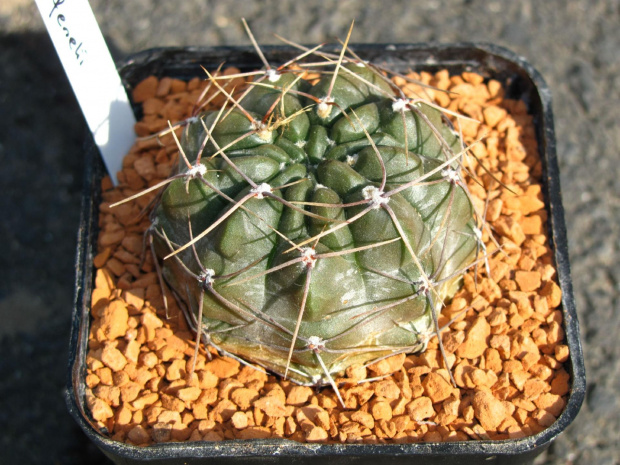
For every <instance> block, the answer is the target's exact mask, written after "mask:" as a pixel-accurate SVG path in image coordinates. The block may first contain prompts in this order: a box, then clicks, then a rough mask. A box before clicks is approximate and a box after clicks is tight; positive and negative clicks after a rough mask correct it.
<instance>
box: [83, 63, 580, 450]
mask: <svg viewBox="0 0 620 465" xmlns="http://www.w3.org/2000/svg"><path fill="white" fill-rule="evenodd" d="M236 71H237V70H235V69H228V70H226V71H225V73H234V72H236ZM411 77H414V78H416V79H419V80H420V81H422V82H423V83H425V84H430V85H432V86H435V87H436V88H438V89H444V90H450V91H451V92H452V93H450V94H448V93H445V92H441V91H438V90H429V89H426V88H422V87H419V86H416V85H413V84H410V83H407V82H405V81H404V80H402V79H398V78H397V79H396V81H395V82H396V83H397V84H398V85H400V86H401V87H402V88H403V89H404V91H405V92H406V93H407V94H408V95H409V96H410V97H415V96H417V95H420V94H426V95H427V96H429V97H430V98H433V99H434V100H435V101H436V102H437V103H438V104H440V105H442V106H444V107H446V108H449V109H450V110H452V111H455V112H459V113H461V114H464V115H466V116H470V117H472V118H475V119H476V120H478V121H479V123H477V122H472V121H470V120H463V119H461V120H459V122H458V123H455V127H456V129H457V130H458V131H460V132H461V133H462V134H463V138H464V141H465V143H466V144H471V143H473V142H474V141H475V140H477V139H481V138H482V141H481V142H480V143H477V144H474V145H472V147H471V153H472V154H473V155H475V157H474V156H470V157H468V160H469V161H468V165H467V167H468V169H469V170H470V171H472V172H473V173H475V174H476V176H477V177H478V179H479V180H480V181H481V183H482V186H481V185H480V184H478V183H476V182H474V181H470V182H469V189H470V191H471V192H472V194H473V196H474V197H475V201H476V202H477V204H478V205H477V207H478V208H479V211H483V210H484V208H485V204H486V220H487V221H488V224H489V225H490V226H491V227H492V229H493V231H494V232H495V236H496V238H497V240H498V242H499V244H501V245H502V248H503V252H500V253H495V254H492V255H490V258H489V266H490V271H491V276H487V275H486V271H485V270H484V268H485V267H484V265H483V264H481V265H480V266H478V268H479V269H478V270H477V272H478V276H477V278H476V277H475V273H474V270H472V271H471V272H469V273H468V274H467V275H466V276H465V279H464V286H463V288H462V290H461V291H459V292H458V293H457V294H456V296H455V297H454V298H453V299H452V301H451V302H450V304H449V305H447V306H446V308H445V309H444V310H443V313H442V315H441V318H440V324H441V325H444V324H446V323H448V322H449V321H450V320H451V319H452V318H455V322H454V323H452V324H451V326H450V328H449V329H447V330H446V331H444V332H443V333H442V341H443V344H444V346H445V349H446V351H447V354H448V356H447V361H448V363H449V366H450V370H451V372H452V374H453V376H454V379H455V381H456V384H457V387H456V388H455V387H454V386H453V385H452V384H451V381H450V376H449V373H448V371H447V369H446V368H445V366H444V363H443V360H442V358H441V356H440V354H439V350H438V345H437V340H436V338H434V339H433V340H431V342H430V343H429V346H428V350H426V352H424V353H422V354H414V355H408V356H405V355H402V354H401V355H396V356H393V357H391V358H388V359H385V360H382V361H380V362H378V363H376V364H374V365H371V366H368V367H362V366H353V367H350V368H349V369H348V370H347V371H346V373H345V374H344V376H343V377H342V378H339V379H338V380H337V381H338V382H339V383H341V386H342V387H341V391H340V392H341V395H342V397H343V399H344V401H345V404H346V408H344V409H343V408H342V407H341V406H340V405H339V402H338V400H337V398H336V395H335V393H334V392H333V390H332V389H331V388H323V389H313V388H309V387H304V386H298V385H295V384H294V383H292V382H290V381H284V380H281V379H279V378H277V377H275V376H269V375H266V374H264V373H262V372H260V371H257V370H254V369H253V368H251V367H246V366H242V365H240V364H239V363H238V362H237V361H235V360H231V359H229V358H225V357H220V356H219V355H217V354H216V353H215V352H214V351H213V350H211V349H204V347H201V349H200V353H199V355H198V359H197V363H196V366H195V372H194V375H193V377H192V379H188V373H189V372H190V370H191V363H192V357H193V354H194V338H195V336H194V334H192V333H191V332H190V330H189V329H188V327H187V324H186V322H185V320H184V316H183V314H182V312H181V311H180V310H179V308H178V307H177V305H176V303H175V301H174V298H172V296H171V295H168V296H167V301H168V304H169V310H168V314H167V315H166V312H165V310H164V306H163V299H162V294H161V289H160V286H159V284H158V279H157V274H156V272H155V268H154V265H153V261H152V258H151V257H150V254H149V253H147V254H145V255H144V257H143V241H142V235H143V233H144V231H145V230H146V229H147V228H148V227H149V222H148V219H147V218H146V217H145V216H144V215H143V216H141V215H140V213H141V211H142V209H144V208H145V207H147V206H148V204H149V201H150V200H151V199H152V198H153V195H145V196H143V197H140V198H138V199H137V200H135V201H133V202H130V203H127V204H123V205H121V206H119V207H116V208H113V209H111V208H110V205H111V204H112V203H114V202H116V201H119V200H122V199H124V198H126V197H128V196H130V195H133V194H135V193H137V192H139V191H141V190H142V189H145V188H147V187H149V186H153V185H155V184H156V183H157V182H159V181H161V180H162V179H165V178H166V177H167V176H168V175H169V173H170V171H171V167H173V166H174V165H175V163H176V158H177V148H176V145H175V144H174V141H173V138H172V137H171V136H170V135H164V136H161V137H159V138H146V137H145V136H149V135H151V134H154V133H156V132H158V131H161V130H164V129H166V128H167V127H168V120H170V121H172V122H173V123H174V122H175V121H180V120H182V119H184V118H187V117H189V116H190V115H191V113H192V111H193V109H194V108H195V107H196V102H197V100H198V99H199V98H200V97H201V93H202V91H203V89H204V87H205V83H204V82H203V81H201V80H199V79H197V78H194V79H192V80H191V81H190V82H188V83H186V82H183V81H180V80H176V79H170V78H163V79H161V80H159V79H157V78H155V77H149V78H147V79H145V80H144V81H143V82H141V83H140V84H138V85H137V86H136V88H135V90H134V94H133V98H134V101H135V102H139V103H142V105H143V110H144V117H143V119H142V120H141V121H140V122H138V123H137V124H136V126H135V130H136V133H137V135H138V136H140V137H141V139H139V140H138V141H137V142H136V144H135V146H134V147H133V148H132V149H131V151H130V152H129V154H128V155H127V156H126V157H125V160H124V162H123V170H122V171H121V172H120V173H119V176H118V177H119V181H120V186H119V187H118V188H113V187H112V184H111V182H110V179H109V178H105V179H104V180H103V181H102V190H103V202H102V203H101V205H100V217H99V225H100V228H101V229H100V234H99V239H98V254H97V255H96V257H95V258H94V265H95V267H96V269H97V270H96V279H95V287H94V290H93V292H92V309H91V315H92V324H91V331H90V338H89V352H88V355H87V360H86V364H87V375H86V380H85V381H86V386H87V398H86V401H87V405H88V407H89V410H90V414H91V416H92V418H93V419H94V421H95V423H96V424H97V425H98V426H99V427H100V429H101V430H102V431H103V432H107V434H108V435H109V436H111V437H112V438H113V439H116V440H118V441H123V442H125V443H130V444H138V445H147V444H152V443H159V442H167V441H188V440H189V441H198V440H205V441H221V440H225V439H235V438H238V439H250V438H269V437H278V438H288V439H292V440H295V441H303V442H342V443H344V442H361V443H383V442H419V441H425V442H437V441H465V440H472V439H474V440H475V439H489V438H490V439H507V438H520V437H524V436H529V435H532V434H535V433H538V432H540V431H542V430H543V429H545V428H546V427H548V426H550V425H551V424H552V423H553V422H554V421H555V420H556V418H557V417H558V416H559V415H560V414H561V413H562V411H563V409H564V407H565V405H566V400H567V394H568V392H569V389H570V377H569V374H568V373H567V371H566V370H565V368H564V366H563V364H564V362H566V361H567V359H568V357H569V353H568V346H567V345H566V344H565V343H564V331H563V329H562V312H561V310H560V309H559V306H560V303H561V292H560V288H559V286H558V285H557V282H556V271H555V269H554V267H553V258H552V252H551V249H550V246H549V241H548V237H547V213H546V210H545V209H544V203H543V196H542V191H541V185H540V177H541V174H542V166H541V162H540V160H539V156H538V151H537V146H536V138H535V133H534V126H533V123H532V117H531V116H530V115H528V114H527V112H526V107H525V104H524V103H523V102H521V101H516V100H510V99H507V98H504V90H503V88H502V86H501V84H500V83H499V82H497V81H494V80H490V81H488V82H487V81H484V80H483V78H482V77H481V76H478V75H476V74H473V73H463V74H462V75H460V76H453V77H450V76H449V74H448V72H447V71H441V72H439V73H437V74H435V75H430V74H427V73H422V74H421V75H418V74H412V75H411ZM238 84H240V83H239V82H235V83H233V84H231V86H230V88H233V87H235V86H237V88H239V86H238ZM212 103H214V104H217V103H218V98H216V99H214V100H213V102H212ZM489 172H490V173H493V175H492V176H491V175H490V174H489ZM498 180H500V181H501V183H502V184H504V185H505V186H507V187H508V188H509V189H510V191H512V192H510V191H509V190H507V189H506V188H504V187H503V186H502V185H501V184H500V183H499V182H498ZM487 236H488V233H487V232H484V233H483V239H484V240H485V242H486V244H487V249H488V251H489V252H493V251H494V249H495V248H496V247H495V245H494V244H493V243H492V242H491V241H489V240H488V239H489V238H488V237H487ZM467 308H469V310H467V311H466V312H463V311H462V310H463V309H467ZM368 378H373V379H375V380H374V381H364V380H365V379H368Z"/></svg>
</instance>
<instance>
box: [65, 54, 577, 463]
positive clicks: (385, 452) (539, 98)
mask: <svg viewBox="0 0 620 465" xmlns="http://www.w3.org/2000/svg"><path fill="white" fill-rule="evenodd" d="M353 48H354V49H355V50H356V52H357V53H358V54H359V55H360V56H361V57H362V58H363V59H366V60H370V61H372V62H374V63H383V64H389V66H390V68H392V69H396V70H400V71H407V70H409V69H411V70H414V71H429V72H434V71H438V70H440V69H445V68H447V69H448V70H449V71H450V72H451V74H456V73H461V72H463V71H473V72H476V73H479V74H481V75H483V76H484V77H485V78H489V79H496V80H498V81H500V82H502V83H503V84H504V86H505V89H506V93H507V96H508V97H510V98H513V99H520V100H523V101H524V102H525V104H526V105H527V108H528V111H529V113H530V114H531V115H533V117H534V123H535V127H536V135H537V138H538V148H539V152H540V156H541V159H542V162H543V192H544V196H545V203H546V208H547V213H548V217H549V223H548V224H549V237H550V244H551V247H552V249H553V253H554V259H555V265H556V268H557V274H558V280H559V284H560V287H561V289H562V311H563V313H564V330H565V333H566V341H567V344H568V346H569V348H570V359H569V361H568V362H566V365H567V366H566V368H567V370H568V371H569V373H570V374H571V378H572V380H571V383H572V384H571V391H570V394H569V398H568V402H567V405H566V409H565V410H564V412H563V413H562V414H561V415H560V417H559V418H558V419H557V421H556V422H555V423H554V424H553V425H551V426H550V427H548V428H547V429H545V430H544V431H542V432H540V433H539V434H536V435H534V436H530V437H526V438H522V439H514V440H502V441H467V442H451V443H410V444H381V445H374V444H302V443H298V442H293V441H289V440H285V439H263V440H246V441H242V440H235V441H225V442H215V443H214V442H187V443H164V444H156V445H152V446H147V447H137V446H131V445H127V444H124V443H120V442H117V441H113V440H111V439H109V438H108V437H106V436H105V435H103V434H101V433H100V432H99V431H98V429H97V428H96V427H95V425H94V422H93V421H92V419H91V418H90V416H89V413H88V411H87V408H86V405H85V374H86V365H85V359H86V353H87V348H88V333H89V325H90V316H89V310H90V296H91V291H92V286H93V279H94V273H93V270H94V267H93V257H94V256H95V254H96V244H97V233H98V228H97V224H98V214H99V212H98V206H99V203H100V201H101V191H100V185H101V182H100V181H101V179H102V177H103V176H104V175H105V173H104V168H103V164H102V162H101V159H100V157H99V155H98V153H97V150H96V148H94V147H93V145H92V143H90V144H88V145H89V146H88V147H87V167H86V174H85V180H86V181H85V189H84V196H83V205H82V216H81V223H80V230H79V237H78V250H77V257H76V281H75V299H74V307H73V319H72V325H73V327H72V333H71V341H70V344H71V346H70V360H69V380H68V386H67V390H66V402H67V405H68V408H69V411H70V413H71V414H72V416H73V417H74V418H75V420H76V421H77V422H78V424H79V425H80V427H81V428H82V429H83V430H84V432H85V433H86V435H87V436H88V437H89V438H90V439H91V440H92V441H93V442H94V443H95V444H96V445H97V446H98V447H99V448H100V449H101V450H102V451H103V453H104V454H106V455H107V456H108V457H109V458H110V459H112V460H113V461H114V462H115V463H117V464H139V463H140V464H142V463H151V464H199V463H201V464H207V463H208V464H214V463H226V464H229V463H230V464H232V463H240V464H241V463H243V464H246V463H265V464H272V463H273V464H275V463H283V464H284V463H299V464H315V463H317V464H318V463H321V464H324V463H327V462H329V463H330V464H332V465H338V464H345V463H347V464H348V463H359V464H366V463H369V464H370V463H377V462H380V463H390V464H401V463H402V464H405V463H407V464H411V463H424V464H425V465H432V464H439V463H441V464H443V463H449V464H460V463H463V464H470V465H471V464H478V463H479V464H482V463H484V464H492V463H510V464H513V463H514V464H522V463H530V462H531V461H532V460H533V459H534V458H535V457H536V456H537V455H539V454H540V453H541V452H543V451H544V450H545V449H546V448H547V447H548V446H549V445H550V443H551V441H553V439H554V438H555V437H556V436H557V435H558V434H560V433H561V432H562V431H563V430H564V429H566V427H567V426H568V425H569V424H570V423H571V422H572V421H573V420H574V419H575V417H576V416H577V413H578V411H579V408H580V407H581V403H582V401H583V398H584V393H585V370H584V364H583V354H582V350H581V344H580V341H579V324H578V321H577V314H576V310H575V306H574V299H573V291H572V284H571V277H570V266H569V261H568V244H567V240H566V227H565V223H564V209H563V207H562V200H561V192H560V182H559V172H558V163H557V157H556V145H555V135H554V127H553V114H552V110H551V96H550V92H549V89H548V87H547V85H546V84H545V82H544V81H543V79H542V77H541V76H540V74H539V73H538V72H537V71H536V70H534V69H533V68H532V66H530V65H529V64H528V63H527V62H525V61H524V60H523V59H522V58H520V57H518V56H516V55H515V54H514V53H512V52H510V51H508V50H506V49H503V48H500V47H497V46H493V45H486V44H447V45H419V44H402V45H358V46H353ZM263 50H264V52H265V55H266V57H267V60H268V61H269V62H271V63H283V62H286V61H287V60H289V59H291V58H292V57H294V56H295V55H296V54H297V51H296V50H293V49H291V48H288V47H265V48H264V49H263ZM222 62H226V64H227V65H230V66H236V67H238V68H239V69H241V70H242V71H247V70H252V69H257V68H260V67H261V62H260V61H259V60H258V58H257V56H256V53H255V52H254V50H253V49H252V48H249V47H218V48H182V49H180V48H166V49H154V50H147V51H145V52H141V53H139V54H137V55H134V56H132V57H130V58H129V59H127V60H126V61H125V62H124V63H123V64H122V65H121V67H120V73H121V76H122V77H123V80H124V82H125V85H126V87H127V89H128V90H129V91H130V90H131V89H132V88H133V87H134V86H135V85H136V84H137V83H139V82H140V81H141V80H142V79H144V78H146V77H147V76H149V75H155V76H157V77H159V78H161V77H165V76H169V77H174V78H180V79H186V80H188V79H191V78H192V77H195V76H203V75H204V74H203V71H202V70H201V68H200V66H201V65H202V66H204V67H205V68H207V69H214V68H216V67H217V66H218V65H219V64H220V63H222ZM135 111H136V114H138V115H139V112H140V109H139V108H138V107H135Z"/></svg>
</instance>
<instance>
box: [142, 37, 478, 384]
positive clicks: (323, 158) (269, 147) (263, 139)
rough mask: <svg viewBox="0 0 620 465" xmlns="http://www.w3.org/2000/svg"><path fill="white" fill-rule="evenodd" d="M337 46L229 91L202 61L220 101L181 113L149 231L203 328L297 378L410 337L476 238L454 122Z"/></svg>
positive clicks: (419, 334) (471, 254) (415, 336)
mask: <svg viewBox="0 0 620 465" xmlns="http://www.w3.org/2000/svg"><path fill="white" fill-rule="evenodd" d="M345 48H346V47H345ZM343 55H344V54H343ZM343 55H341V56H340V57H339V59H337V58H338V57H332V58H330V56H329V55H321V58H322V59H323V60H324V61H328V62H329V64H328V65H326V68H323V70H322V71H319V73H320V76H321V77H320V78H317V80H316V82H314V83H313V84H311V83H310V82H308V81H306V80H304V79H300V76H301V74H302V71H301V69H302V68H300V67H293V66H286V67H282V68H279V69H277V70H276V69H273V68H268V69H266V70H265V71H264V72H262V74H260V75H259V76H260V77H259V78H258V79H256V80H255V82H254V83H252V85H251V86H249V88H248V90H247V91H246V92H245V93H243V94H241V96H239V94H237V97H236V99H235V98H233V97H232V96H231V95H230V94H228V93H227V92H226V91H225V90H224V89H223V88H222V87H221V86H220V84H219V82H221V81H218V80H217V79H215V78H214V77H212V76H210V75H209V78H210V79H211V84H212V85H213V86H215V87H217V88H218V89H219V90H218V93H220V94H223V95H225V96H226V104H225V106H224V107H223V108H222V109H221V110H219V111H208V112H205V113H202V114H199V115H197V116H196V117H194V118H193V119H192V120H191V121H189V122H188V124H187V125H186V127H185V129H184V133H183V137H182V140H181V141H180V148H181V149H182V159H181V162H180V166H179V171H178V173H177V174H176V175H175V176H174V180H172V181H171V182H170V183H169V185H168V186H167V188H166V190H165V191H164V192H163V194H162V196H161V198H160V201H159V203H158V205H157V207H156V208H155V210H154V212H153V227H152V229H151V231H152V232H153V237H154V249H155V250H156V253H157V255H158V256H159V257H160V259H161V261H160V263H161V264H162V265H161V267H162V268H161V269H162V274H163V276H164V277H165V280H166V282H167V283H168V284H169V286H170V287H171V288H172V289H173V291H174V292H175V293H176V295H177V296H178V297H179V298H180V300H182V301H183V304H184V306H185V307H186V308H187V309H188V310H189V313H190V315H191V320H192V322H193V324H194V326H195V327H197V328H198V331H199V334H200V335H201V336H202V338H203V340H204V341H205V342H207V343H208V344H212V345H213V346H214V347H216V348H217V349H218V350H221V351H222V352H224V353H227V354H232V355H233V356H235V357H238V358H240V359H243V360H246V361H248V362H251V363H255V364H258V365H260V366H263V367H265V368H267V369H269V370H271V371H273V372H276V373H278V374H281V375H285V376H287V377H289V378H291V379H293V380H294V381H296V382H299V383H303V384H308V385H320V384H326V383H331V384H332V385H333V384H334V381H333V380H334V378H335V377H336V375H337V374H339V373H341V372H342V371H343V370H345V369H346V368H347V367H349V366H351V365H352V364H356V363H360V364H364V363H369V362H371V361H373V360H378V359H380V358H382V357H386V356H389V355H391V354H397V353H404V352H407V353H410V352H416V351H420V350H423V349H424V348H425V347H426V343H427V342H428V339H429V336H430V335H432V334H435V332H436V331H437V317H436V313H437V312H439V311H440V310H441V306H442V304H443V302H444V300H445V299H446V298H449V297H450V296H451V295H453V294H454V292H455V291H456V290H457V289H458V286H459V284H460V280H461V278H462V275H463V273H464V271H465V269H466V268H467V267H468V266H471V264H472V262H473V261H474V260H475V255H476V250H477V249H478V248H479V244H480V242H479V229H478V224H477V223H478V222H479V219H478V217H477V215H476V214H475V211H474V207H473V205H472V203H471V202H470V198H469V195H468V192H467V188H466V184H465V183H464V181H463V179H462V174H461V171H462V170H461V161H462V158H463V148H462V146H461V143H460V140H459V139H458V137H457V136H456V133H455V131H454V130H453V129H452V128H451V126H450V125H449V123H448V122H447V120H446V119H445V118H443V116H442V114H441V112H440V111H438V110H437V109H436V108H434V106H433V105H432V104H430V103H425V102H424V101H423V100H422V99H414V100H412V99H408V98H405V97H404V94H402V92H401V91H400V90H399V89H398V88H397V87H395V86H394V85H393V84H392V83H391V82H390V80H389V79H388V78H386V77H385V75H384V74H385V73H382V72H379V71H378V70H377V68H375V67H373V66H371V65H369V64H367V63H364V62H362V61H360V60H356V59H349V60H345V59H343ZM313 70H316V68H313ZM477 232H478V234H476V233H477Z"/></svg>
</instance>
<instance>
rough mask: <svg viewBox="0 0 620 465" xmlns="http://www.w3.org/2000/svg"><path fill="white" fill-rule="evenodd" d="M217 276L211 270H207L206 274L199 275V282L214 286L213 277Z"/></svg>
mask: <svg viewBox="0 0 620 465" xmlns="http://www.w3.org/2000/svg"><path fill="white" fill-rule="evenodd" d="M214 276H215V271H213V270H212V269H211V268H207V269H206V270H205V271H204V272H202V273H200V275H198V281H200V282H201V283H204V284H213V277H214Z"/></svg>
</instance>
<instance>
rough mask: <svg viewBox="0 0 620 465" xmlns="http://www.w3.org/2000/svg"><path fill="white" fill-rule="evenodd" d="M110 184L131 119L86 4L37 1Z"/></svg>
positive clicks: (130, 136)
mask: <svg viewBox="0 0 620 465" xmlns="http://www.w3.org/2000/svg"><path fill="white" fill-rule="evenodd" d="M36 3H37V6H38V7H39V11H40V13H41V16H42V17H43V22H44V23H45V26H46V27H47V31H48V33H49V35H50V38H51V39H52V43H53V44H54V47H55V48H56V52H57V53H58V56H59V58H60V61H61V63H62V65H63V67H64V69H65V72H66V74H67V77H68V78H69V82H70V83H71V87H73V91H74V93H75V96H76V98H77V100H78V103H79V104H80V107H81V108H82V112H83V113H84V118H85V119H86V123H87V124H88V127H89V128H90V130H91V132H92V133H93V137H94V140H95V143H96V144H97V146H98V147H99V150H100V152H101V155H102V157H103V160H104V163H105V165H106V168H107V169H108V172H109V173H110V176H111V177H112V181H113V182H114V184H117V179H116V173H117V172H118V171H119V170H120V169H121V166H122V160H123V156H124V155H125V154H126V153H127V151H128V150H129V148H130V147H131V145H132V144H133V142H134V141H135V134H134V130H133V126H134V124H135V122H136V121H135V117H134V114H133V112H132V110H131V106H130V104H129V101H128V98H127V93H126V92H125V89H124V88H123V85H122V83H121V79H120V76H119V75H118V72H117V71H116V66H115V65H114V61H113V60H112V56H111V55H110V51H109V50H108V47H107V45H106V43H105V40H104V39H103V35H102V34H101V30H100V29H99V25H98V24H97V20H96V19H95V15H94V14H93V11H92V9H91V8H90V5H89V3H88V1H87V0H36Z"/></svg>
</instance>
